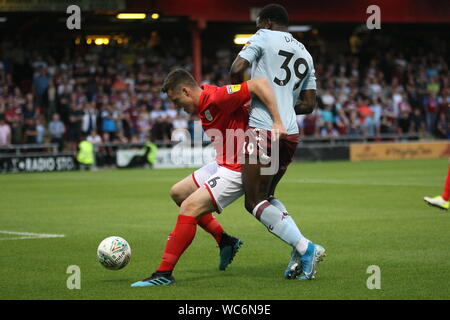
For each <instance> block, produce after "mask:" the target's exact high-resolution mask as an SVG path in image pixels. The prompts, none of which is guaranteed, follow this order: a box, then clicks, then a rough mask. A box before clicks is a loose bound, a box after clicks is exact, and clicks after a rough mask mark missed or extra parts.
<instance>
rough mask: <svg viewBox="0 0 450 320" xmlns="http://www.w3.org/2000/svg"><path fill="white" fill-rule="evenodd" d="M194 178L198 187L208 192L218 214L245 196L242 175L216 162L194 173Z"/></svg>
mask: <svg viewBox="0 0 450 320" xmlns="http://www.w3.org/2000/svg"><path fill="white" fill-rule="evenodd" d="M192 178H193V179H194V182H195V184H196V185H197V187H199V188H200V187H201V186H204V187H205V188H206V190H208V192H209V194H210V195H211V198H212V201H213V203H214V206H215V207H216V211H217V213H221V212H222V210H223V209H224V208H225V207H227V206H228V205H229V204H231V203H233V202H234V201H235V200H237V199H239V198H240V197H241V196H242V195H243V194H244V187H243V185H242V176H241V173H240V172H238V171H234V170H230V169H227V168H225V167H222V166H219V164H218V163H217V162H216V161H213V162H210V163H208V164H206V165H204V166H203V167H201V168H200V169H197V170H196V171H194V172H193V173H192Z"/></svg>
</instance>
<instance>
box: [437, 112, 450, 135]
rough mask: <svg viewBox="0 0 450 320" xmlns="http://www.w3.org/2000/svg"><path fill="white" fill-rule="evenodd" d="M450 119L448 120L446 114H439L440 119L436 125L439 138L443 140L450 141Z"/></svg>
mask: <svg viewBox="0 0 450 320" xmlns="http://www.w3.org/2000/svg"><path fill="white" fill-rule="evenodd" d="M449 122H450V119H447V115H446V114H445V113H444V112H441V113H440V114H439V119H438V121H437V124H436V133H437V136H438V137H439V138H441V139H450V125H449Z"/></svg>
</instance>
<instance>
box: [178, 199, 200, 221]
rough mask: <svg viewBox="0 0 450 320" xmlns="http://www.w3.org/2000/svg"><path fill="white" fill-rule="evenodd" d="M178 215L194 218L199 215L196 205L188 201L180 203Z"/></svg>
mask: <svg viewBox="0 0 450 320" xmlns="http://www.w3.org/2000/svg"><path fill="white" fill-rule="evenodd" d="M179 213H180V214H183V215H187V216H193V217H196V216H198V215H199V214H200V212H199V207H198V205H197V204H196V203H195V202H194V201H191V200H190V199H186V200H185V201H183V202H182V203H181V205H180V211H179Z"/></svg>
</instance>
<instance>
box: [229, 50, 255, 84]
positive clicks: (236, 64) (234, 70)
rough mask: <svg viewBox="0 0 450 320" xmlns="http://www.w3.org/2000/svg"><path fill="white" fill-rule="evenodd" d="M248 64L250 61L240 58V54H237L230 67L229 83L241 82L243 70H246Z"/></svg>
mask: <svg viewBox="0 0 450 320" xmlns="http://www.w3.org/2000/svg"><path fill="white" fill-rule="evenodd" d="M249 66H250V63H249V62H248V61H247V60H245V59H244V58H241V57H240V56H237V57H236V59H234V61H233V64H232V65H231V69H230V80H231V83H232V84H239V83H242V82H243V81H244V72H245V70H247V68H248V67H249Z"/></svg>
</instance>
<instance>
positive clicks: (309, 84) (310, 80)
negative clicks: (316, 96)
mask: <svg viewBox="0 0 450 320" xmlns="http://www.w3.org/2000/svg"><path fill="white" fill-rule="evenodd" d="M316 88H317V87H316V70H314V65H312V67H311V70H309V71H308V75H307V76H306V78H305V80H304V81H303V85H302V90H301V91H304V90H316Z"/></svg>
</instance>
